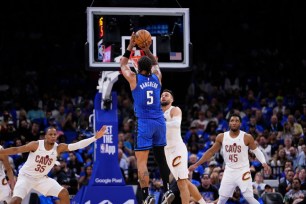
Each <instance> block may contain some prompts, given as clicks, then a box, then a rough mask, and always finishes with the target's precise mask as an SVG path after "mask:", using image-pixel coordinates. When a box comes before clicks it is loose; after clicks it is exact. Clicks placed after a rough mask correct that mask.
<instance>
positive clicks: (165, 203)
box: [161, 190, 175, 204]
mask: <svg viewBox="0 0 306 204" xmlns="http://www.w3.org/2000/svg"><path fill="white" fill-rule="evenodd" d="M174 198H175V195H174V193H173V192H172V191H171V190H169V191H167V192H166V193H165V194H164V196H163V200H162V203H161V204H171V203H172V202H173V200H174Z"/></svg>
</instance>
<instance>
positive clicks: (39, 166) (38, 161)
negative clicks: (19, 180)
mask: <svg viewBox="0 0 306 204" xmlns="http://www.w3.org/2000/svg"><path fill="white" fill-rule="evenodd" d="M57 146H58V144H57V143H54V146H53V148H52V149H51V150H46V149H45V145H44V140H38V148H37V150H36V151H35V152H30V153H29V156H28V159H27V161H26V162H25V163H24V165H23V166H22V167H21V169H20V171H19V174H20V175H26V176H28V177H32V178H41V177H44V176H46V175H47V174H48V173H49V172H50V170H51V169H52V167H53V166H54V163H55V161H56V159H57Z"/></svg>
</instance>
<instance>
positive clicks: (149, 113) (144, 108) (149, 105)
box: [132, 74, 163, 118]
mask: <svg viewBox="0 0 306 204" xmlns="http://www.w3.org/2000/svg"><path fill="white" fill-rule="evenodd" d="M160 91H161V84H160V82H159V79H158V77H157V76H156V75H155V74H151V75H149V76H144V75H142V74H137V85H136V88H135V89H134V90H132V95H133V99H134V108H135V110H134V111H135V115H136V117H137V118H159V117H163V111H162V109H161V105H160Z"/></svg>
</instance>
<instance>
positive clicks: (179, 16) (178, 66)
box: [86, 7, 191, 71]
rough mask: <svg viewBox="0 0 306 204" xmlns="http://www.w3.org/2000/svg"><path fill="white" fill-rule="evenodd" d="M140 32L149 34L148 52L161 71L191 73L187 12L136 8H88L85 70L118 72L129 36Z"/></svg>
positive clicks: (184, 9) (181, 9)
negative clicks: (140, 30) (86, 61)
mask: <svg viewBox="0 0 306 204" xmlns="http://www.w3.org/2000/svg"><path fill="white" fill-rule="evenodd" d="M139 29H146V30H148V31H149V32H150V33H151V35H152V39H153V43H152V47H151V48H152V49H151V51H152V53H153V55H155V56H157V58H158V62H159V65H160V68H161V69H164V70H171V71H172V70H173V71H185V70H189V69H190V67H191V60H190V58H191V56H190V55H191V51H190V49H191V43H190V25H189V9H188V8H138V7H137V8H136V7H135V8H131V7H129V8H127V7H88V8H87V43H86V45H87V46H86V52H87V57H88V67H87V69H88V70H93V71H96V70H101V71H103V70H105V71H115V70H119V60H118V59H120V58H121V56H122V55H123V53H124V52H125V49H126V47H127V45H128V42H129V39H130V35H131V33H132V32H133V31H135V32H136V31H137V30H139ZM122 48H123V49H122ZM135 49H137V50H138V49H139V48H137V47H135Z"/></svg>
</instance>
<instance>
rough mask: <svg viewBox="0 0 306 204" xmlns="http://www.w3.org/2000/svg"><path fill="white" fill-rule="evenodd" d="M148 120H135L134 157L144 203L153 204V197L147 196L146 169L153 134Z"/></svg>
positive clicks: (147, 180) (147, 177)
mask: <svg viewBox="0 0 306 204" xmlns="http://www.w3.org/2000/svg"><path fill="white" fill-rule="evenodd" d="M150 122H151V121H150V120H148V119H137V121H136V124H137V125H136V128H137V129H136V135H135V147H134V150H135V157H136V163H137V170H138V172H137V173H138V182H139V185H140V188H141V192H142V195H143V199H145V200H144V202H145V203H153V201H154V202H155V199H154V197H151V196H149V176H150V174H149V171H148V167H147V163H148V157H149V151H150V149H151V148H152V147H153V141H152V138H153V133H152V129H151V127H150Z"/></svg>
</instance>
